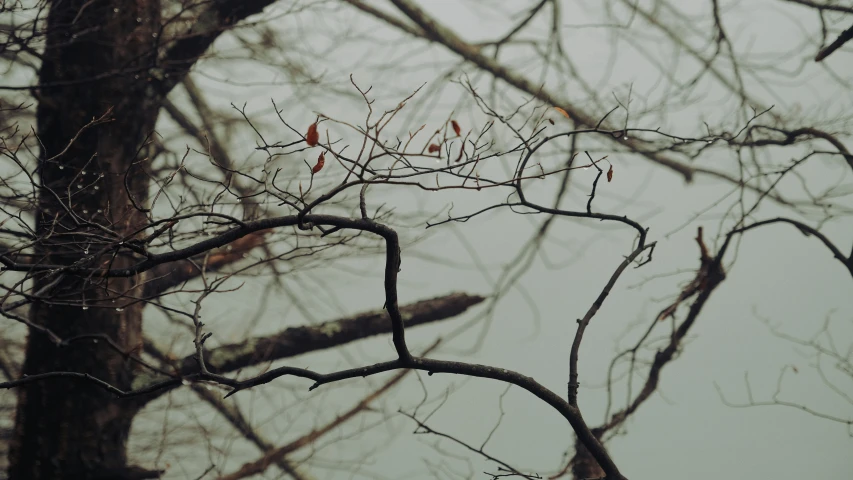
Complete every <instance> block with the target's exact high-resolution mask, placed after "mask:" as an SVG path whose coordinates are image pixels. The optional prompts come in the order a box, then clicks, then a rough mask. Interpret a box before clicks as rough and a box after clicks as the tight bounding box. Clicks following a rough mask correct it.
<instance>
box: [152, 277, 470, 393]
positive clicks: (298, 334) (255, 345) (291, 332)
mask: <svg viewBox="0 0 853 480" xmlns="http://www.w3.org/2000/svg"><path fill="white" fill-rule="evenodd" d="M483 300H485V298H483V297H480V296H477V295H468V294H466V293H452V294H450V295H445V296H443V297H436V298H432V299H429V300H421V301H419V302H415V303H412V304H409V305H405V306H403V307H401V308H400V313H401V316H402V318H403V320H404V321H405V325H406V327H413V326H417V325H423V324H426V323H432V322H437V321H440V320H445V319H448V318H451V317H454V316H456V315H460V314H461V313H463V312H465V311H466V310H467V309H469V308H471V307H472V306H474V305H477V304H478V303H480V302H482V301H483ZM390 330H391V321H390V320H389V317H388V313H387V312H386V311H385V310H376V311H372V312H366V313H361V314H358V315H355V316H353V317H350V318H342V319H338V320H334V321H330V322H326V323H322V324H320V325H312V326H303V327H292V328H288V329H286V330H284V331H282V332H279V333H277V334H274V335H269V336H266V337H259V338H251V339H248V340H246V341H244V342H240V343H234V344H231V345H223V346H221V347H218V348H214V349H212V350H210V351H207V352H205V356H204V360H205V364H206V365H207V367H208V369H209V370H210V371H211V372H215V373H227V372H233V371H235V370H238V369H241V368H246V367H251V366H253V365H258V364H261V363H264V362H271V361H273V360H280V359H282V358H289V357H294V356H296V355H301V354H303V353H308V352H313V351H317V350H323V349H327V348H332V347H337V346H339V345H344V344H346V343H349V342H353V341H356V340H360V339H363V338H368V337H372V336H375V335H381V334H385V333H388V332H389V331H390ZM152 348H153V349H155V350H156V347H154V346H153V345H149V344H148V342H146V346H145V349H146V351H149V352H150V351H151V349H152ZM197 371H198V363H197V362H196V360H195V357H194V356H192V355H191V356H188V357H186V358H184V359H183V360H182V361H181V362H180V364H179V366H178V374H179V375H181V376H188V375H192V374H194V373H196V372H197ZM144 380H145V379H140V381H144ZM152 380H154V381H156V379H152ZM177 386H178V385H171V386H169V388H165V389H163V390H160V391H158V392H156V393H155V394H154V395H152V396H151V397H147V398H145V399H144V400H143V401H144V402H146V403H147V402H149V401H151V400H153V399H154V398H157V397H158V396H160V395H162V394H163V393H165V392H166V391H168V390H170V389H171V388H174V387H177Z"/></svg>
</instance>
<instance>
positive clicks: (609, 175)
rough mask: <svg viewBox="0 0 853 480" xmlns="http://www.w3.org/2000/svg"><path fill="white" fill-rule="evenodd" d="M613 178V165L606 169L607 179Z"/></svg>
mask: <svg viewBox="0 0 853 480" xmlns="http://www.w3.org/2000/svg"><path fill="white" fill-rule="evenodd" d="M612 180H613V165H611V166H610V168H609V169H608V170H607V181H608V182H610V181H612Z"/></svg>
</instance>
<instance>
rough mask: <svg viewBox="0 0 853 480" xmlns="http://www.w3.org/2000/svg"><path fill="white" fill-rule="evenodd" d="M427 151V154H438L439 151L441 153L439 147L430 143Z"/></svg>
mask: <svg viewBox="0 0 853 480" xmlns="http://www.w3.org/2000/svg"><path fill="white" fill-rule="evenodd" d="M427 151H429V153H435V152H439V151H441V147H439V146H438V145H436V144H434V143H431V144H430V145H429V148H428V149H427Z"/></svg>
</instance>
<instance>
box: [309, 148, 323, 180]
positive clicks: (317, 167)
mask: <svg viewBox="0 0 853 480" xmlns="http://www.w3.org/2000/svg"><path fill="white" fill-rule="evenodd" d="M325 164H326V152H320V156H319V157H318V158H317V164H316V165H314V168H312V169H311V175H314V174H315V173H317V172H319V171H320V170H322V169H323V165H325Z"/></svg>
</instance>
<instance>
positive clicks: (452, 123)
mask: <svg viewBox="0 0 853 480" xmlns="http://www.w3.org/2000/svg"><path fill="white" fill-rule="evenodd" d="M450 126H452V127H453V131H454V132H456V136H457V137H458V136H461V135H462V129H461V128H459V124H458V123H456V120H451V121H450Z"/></svg>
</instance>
